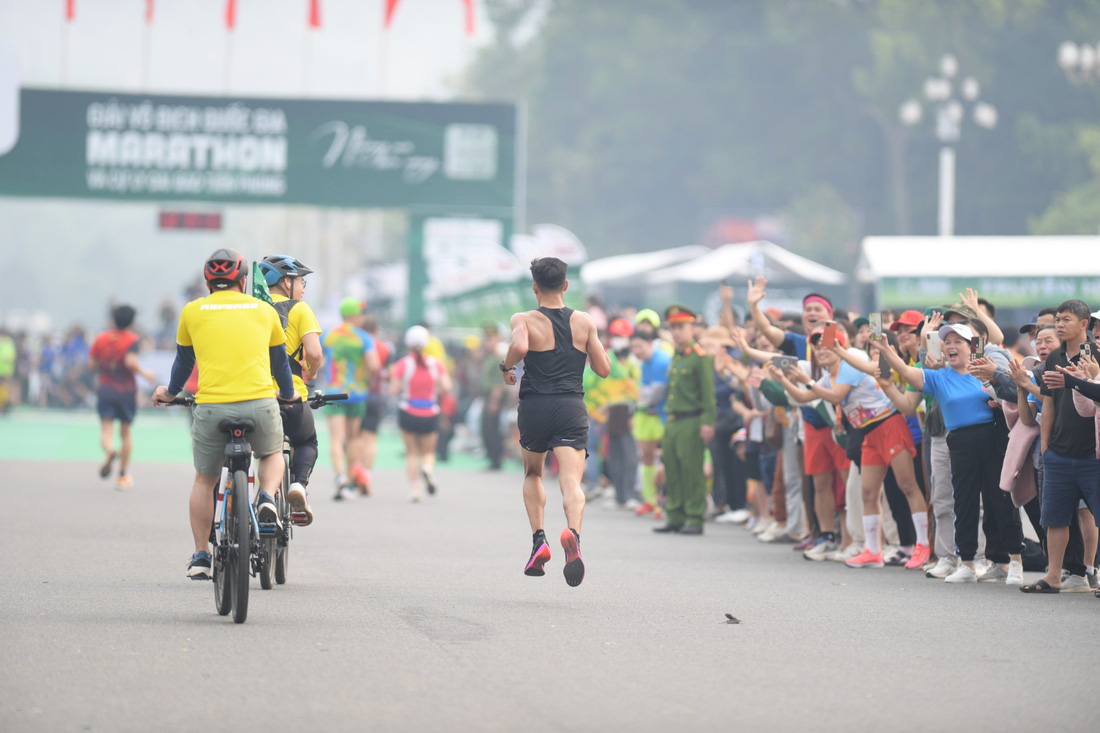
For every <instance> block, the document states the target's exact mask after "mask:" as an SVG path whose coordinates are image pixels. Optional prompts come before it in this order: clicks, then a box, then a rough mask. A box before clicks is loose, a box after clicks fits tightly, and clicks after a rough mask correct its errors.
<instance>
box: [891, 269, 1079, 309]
mask: <svg viewBox="0 0 1100 733" xmlns="http://www.w3.org/2000/svg"><path fill="white" fill-rule="evenodd" d="M968 287H970V288H974V289H975V290H977V291H978V292H979V293H980V294H981V295H982V297H985V298H988V299H989V300H991V301H992V302H994V303H996V304H997V307H998V308H999V307H1002V306H1004V307H1032V308H1041V307H1044V306H1054V305H1058V304H1059V303H1061V302H1063V301H1065V300H1070V299H1072V298H1079V299H1081V300H1083V301H1085V302H1086V303H1088V304H1089V305H1090V306H1093V307H1095V305H1096V304H1100V278H1096V277H897V278H895V277H884V278H882V280H881V281H880V283H879V304H880V305H882V306H884V307H888V308H926V307H928V306H932V305H942V304H945V303H957V302H959V293H965V292H966V288H968Z"/></svg>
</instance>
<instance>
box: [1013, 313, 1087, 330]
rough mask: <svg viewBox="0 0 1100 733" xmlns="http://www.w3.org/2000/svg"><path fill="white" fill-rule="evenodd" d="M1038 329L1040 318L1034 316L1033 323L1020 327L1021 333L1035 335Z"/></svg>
mask: <svg viewBox="0 0 1100 733" xmlns="http://www.w3.org/2000/svg"><path fill="white" fill-rule="evenodd" d="M1093 317H1094V318H1095V317H1096V314H1095V313H1094V314H1093ZM1037 328H1039V316H1038V315H1034V316H1032V317H1031V321H1029V322H1028V323H1025V324H1024V325H1022V326H1020V333H1030V334H1032V335H1034V334H1035V330H1036V329H1037Z"/></svg>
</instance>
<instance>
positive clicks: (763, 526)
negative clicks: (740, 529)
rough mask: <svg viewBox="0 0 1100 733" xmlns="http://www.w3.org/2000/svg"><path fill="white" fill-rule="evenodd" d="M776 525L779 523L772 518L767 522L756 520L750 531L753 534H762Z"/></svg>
mask: <svg viewBox="0 0 1100 733" xmlns="http://www.w3.org/2000/svg"><path fill="white" fill-rule="evenodd" d="M778 526H779V523H778V522H776V521H775V520H774V519H770V520H768V521H767V522H757V523H756V526H755V527H753V530H752V533H753V534H764V533H765V532H767V531H768V530H769V529H771V528H772V527H778Z"/></svg>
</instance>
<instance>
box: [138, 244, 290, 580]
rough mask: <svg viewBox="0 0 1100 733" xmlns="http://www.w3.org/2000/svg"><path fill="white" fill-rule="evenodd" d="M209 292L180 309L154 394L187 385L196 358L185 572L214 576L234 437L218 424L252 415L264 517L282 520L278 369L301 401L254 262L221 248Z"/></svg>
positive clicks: (168, 394) (210, 266)
mask: <svg viewBox="0 0 1100 733" xmlns="http://www.w3.org/2000/svg"><path fill="white" fill-rule="evenodd" d="M203 277H204V279H205V280H206V287H207V288H208V289H209V291H210V295H208V296H206V297H205V298H199V299H197V300H193V301H191V302H190V303H188V304H187V305H186V306H184V308H183V312H182V313H180V322H179V328H178V330H177V332H176V359H175V361H174V362H173V364H172V376H171V378H170V379H169V382H168V385H167V386H165V385H160V386H159V387H157V389H156V391H155V392H154V393H153V403H154V404H156V405H163V404H165V403H167V402H171V401H172V399H174V398H175V396H176V395H177V394H179V393H180V392H182V391H183V386H184V384H185V383H186V382H187V378H188V377H189V376H190V375H191V368H192V367H193V366H195V364H196V363H197V364H198V367H199V391H198V394H196V395H195V409H194V413H193V417H194V419H193V421H192V424H191V445H192V453H193V458H194V463H195V481H194V484H193V485H192V487H191V501H190V507H189V508H190V516H191V533H192V535H193V536H194V540H195V553H194V554H193V555H192V556H191V561H190V562H189V563H188V567H187V576H188V577H189V578H193V579H195V580H206V579H209V578H210V552H209V547H208V542H209V539H210V527H211V526H212V524H213V522H214V487H215V486H216V485H217V483H218V476H219V475H220V473H221V467H222V464H223V462H224V461H225V446H226V443H228V441H229V436H228V435H226V434H224V433H222V432H220V431H219V430H218V423H219V422H221V421H222V420H224V419H227V418H232V419H242V418H247V419H251V420H252V421H253V422H254V423H255V429H254V430H253V432H252V433H251V434H250V435H249V438H248V440H249V443H251V445H252V451H253V452H254V453H255V454H256V455H257V456H259V458H260V461H259V471H258V476H259V483H260V495H259V501H258V511H257V514H258V519H259V521H261V522H274V523H278V522H279V514H278V512H277V511H276V509H275V501H274V499H273V498H272V495H273V494H274V493H275V492H276V491H278V488H279V482H280V480H281V479H282V475H283V457H282V449H283V426H282V421H281V420H280V419H279V404H278V402H277V401H276V399H275V389H274V388H273V387H272V385H271V377H272V376H273V375H274V377H275V380H276V382H277V383H278V386H279V392H278V394H279V399H281V400H283V401H285V402H294V401H297V400H299V399H300V397H299V396H298V394H297V392H295V390H294V380H293V378H292V376H291V372H290V364H289V362H288V360H287V355H286V347H285V344H286V335H285V334H284V333H283V328H282V324H281V323H280V322H279V314H278V313H276V312H275V310H274V309H273V308H271V306H269V305H268V304H267V303H264V302H262V301H260V300H258V299H256V298H253V297H252V296H251V295H246V294H245V292H244V289H245V284H246V282H247V280H248V262H247V261H245V259H244V257H243V256H242V255H241V254H240V253H239V252H237V251H236V250H232V249H224V248H223V249H219V250H217V251H215V252H214V254H212V255H210V257H209V258H208V259H207V260H206V263H205V264H204V266H203Z"/></svg>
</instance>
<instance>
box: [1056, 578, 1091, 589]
mask: <svg viewBox="0 0 1100 733" xmlns="http://www.w3.org/2000/svg"><path fill="white" fill-rule="evenodd" d="M1091 590H1092V589H1091V588H1090V587H1089V582H1088V581H1087V580H1085V579H1084V578H1083V577H1082V576H1080V575H1067V576H1066V577H1064V578H1062V592H1063V593H1088V592H1089V591H1091Z"/></svg>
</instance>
